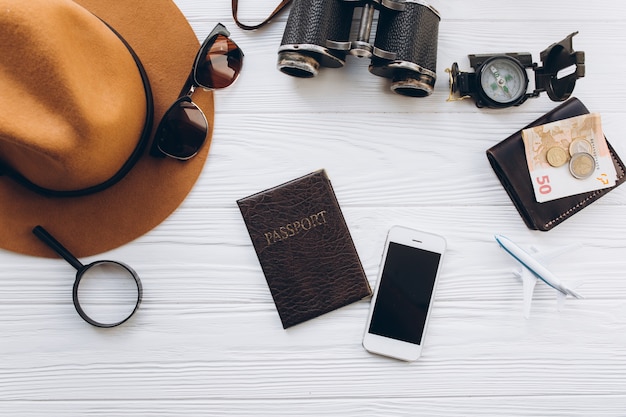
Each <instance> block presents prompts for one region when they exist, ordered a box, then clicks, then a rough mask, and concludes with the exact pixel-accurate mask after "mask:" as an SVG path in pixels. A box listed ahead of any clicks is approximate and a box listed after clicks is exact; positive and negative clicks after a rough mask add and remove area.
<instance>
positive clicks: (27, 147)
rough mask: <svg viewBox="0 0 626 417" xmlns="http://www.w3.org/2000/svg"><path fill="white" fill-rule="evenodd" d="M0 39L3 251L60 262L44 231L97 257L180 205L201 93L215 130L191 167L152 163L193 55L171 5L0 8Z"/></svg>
mask: <svg viewBox="0 0 626 417" xmlns="http://www.w3.org/2000/svg"><path fill="white" fill-rule="evenodd" d="M0 39H2V41H1V42H0V56H2V60H1V62H0V91H1V92H2V93H1V94H0V248H3V249H8V250H10V251H14V252H19V253H24V254H29V255H35V256H49V257H52V256H56V255H55V254H54V252H52V251H51V250H50V249H49V248H48V247H47V246H45V245H44V244H43V243H41V242H40V241H39V240H38V239H37V238H36V237H35V236H34V235H33V234H32V232H31V231H32V229H33V227H34V226H36V225H42V226H43V227H45V228H46V229H47V230H48V231H49V232H50V233H52V234H53V235H54V236H55V237H56V238H57V239H58V240H59V241H60V242H61V243H63V244H64V245H65V246H66V247H67V248H68V249H69V250H70V251H71V252H73V253H74V255H76V256H78V257H80V256H87V255H94V254H97V253H101V252H104V251H107V250H110V249H113V248H116V247H118V246H120V245H123V244H125V243H128V242H130V241H131V240H133V239H136V238H137V237H139V236H141V235H142V234H144V233H146V232H148V231H149V230H151V229H152V228H154V227H155V226H157V225H158V224H159V223H161V222H162V221H163V220H164V219H165V218H166V217H167V216H169V215H170V214H171V213H172V212H173V211H174V210H175V209H176V208H177V207H178V206H179V205H180V203H181V202H182V201H183V200H184V199H185V197H186V196H187V194H188V193H189V192H190V190H191V188H192V187H193V185H194V183H195V182H196V180H197V178H198V176H199V175H200V172H201V170H202V167H203V166H204V163H205V160H206V158H207V154H208V150H209V145H210V138H211V133H212V131H211V127H212V125H213V115H214V107H213V95H212V93H211V92H210V91H204V90H201V89H199V90H197V92H196V93H195V94H194V97H193V99H194V102H195V103H197V104H198V106H199V107H200V108H201V109H202V110H203V112H204V114H205V115H206V118H207V121H208V122H209V126H210V128H209V133H208V137H207V142H206V143H205V144H204V145H203V147H202V149H201V150H200V152H199V153H198V155H196V156H195V157H194V158H192V159H190V160H188V161H185V162H181V161H178V160H174V159H172V158H155V157H152V156H150V155H148V148H149V147H150V144H151V142H152V137H153V131H154V128H155V126H156V124H158V121H159V120H160V119H161V117H162V116H163V113H164V112H165V111H166V110H167V108H168V107H169V106H170V105H171V104H172V103H173V102H174V101H175V100H176V99H177V98H178V94H179V92H180V90H181V88H182V87H183V85H184V84H185V81H186V80H187V77H188V76H189V73H190V71H191V67H192V65H193V59H194V57H195V55H196V53H197V51H198V48H199V46H200V45H199V42H198V38H197V36H196V35H195V33H194V32H193V30H192V29H191V27H190V26H189V23H188V22H187V20H186V19H185V17H184V16H183V15H182V13H181V12H180V10H179V9H178V8H177V7H176V5H175V4H174V2H173V1H171V0H133V1H129V0H75V1H71V0H28V1H24V0H0ZM142 69H143V73H142ZM20 181H21V182H22V183H20ZM25 184H26V185H25ZM38 188H40V189H42V190H44V194H41V192H36V191H34V189H38ZM68 195H69V196H68Z"/></svg>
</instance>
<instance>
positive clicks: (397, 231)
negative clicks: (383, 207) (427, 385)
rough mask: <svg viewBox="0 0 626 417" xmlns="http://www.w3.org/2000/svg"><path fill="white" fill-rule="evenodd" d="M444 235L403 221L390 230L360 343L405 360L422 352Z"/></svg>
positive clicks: (366, 347)
mask: <svg viewBox="0 0 626 417" xmlns="http://www.w3.org/2000/svg"><path fill="white" fill-rule="evenodd" d="M445 250H446V240H445V239H444V238H443V237H442V236H439V235H435V234H432V233H427V232H421V231H418V230H413V229H409V228H406V227H401V226H394V227H392V228H391V229H390V230H389V233H388V235H387V241H386V242H385V249H384V251H383V256H382V260H381V264H380V267H379V272H378V280H377V282H376V287H375V289H374V295H373V297H372V301H371V306H370V311H369V316H368V319H367V325H366V327H365V335H364V336H363V347H364V348H365V349H366V350H368V351H369V352H372V353H376V354H380V355H385V356H390V357H392V358H396V359H401V360H404V361H414V360H416V359H418V358H419V357H420V355H421V353H422V346H423V343H424V335H425V333H426V327H427V325H428V318H429V316H430V310H431V307H432V304H433V300H434V294H435V287H436V285H437V278H438V276H439V271H440V270H441V262H442V260H443V254H444V252H445Z"/></svg>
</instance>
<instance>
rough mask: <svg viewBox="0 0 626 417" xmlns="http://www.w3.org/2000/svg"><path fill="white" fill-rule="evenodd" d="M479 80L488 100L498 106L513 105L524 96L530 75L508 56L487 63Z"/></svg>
mask: <svg viewBox="0 0 626 417" xmlns="http://www.w3.org/2000/svg"><path fill="white" fill-rule="evenodd" d="M479 80H480V88H481V89H482V90H483V92H484V94H485V96H486V98H487V99H489V100H492V101H493V102H495V103H498V104H512V103H513V102H515V101H517V100H519V99H520V98H521V97H523V96H524V94H525V93H526V88H527V87H528V75H526V71H525V70H524V68H523V67H522V66H521V64H519V62H518V61H516V60H515V59H513V58H510V57H507V56H501V57H494V58H492V59H489V60H487V61H485V63H484V64H483V65H482V67H481V69H480V74H479Z"/></svg>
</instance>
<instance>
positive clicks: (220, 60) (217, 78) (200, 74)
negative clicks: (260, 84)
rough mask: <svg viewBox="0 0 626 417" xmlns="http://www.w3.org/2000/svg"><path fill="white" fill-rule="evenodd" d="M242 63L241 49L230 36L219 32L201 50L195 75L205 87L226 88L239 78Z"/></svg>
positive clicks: (197, 80) (198, 81)
mask: <svg viewBox="0 0 626 417" xmlns="http://www.w3.org/2000/svg"><path fill="white" fill-rule="evenodd" d="M242 64H243V52H242V51H241V49H239V47H238V46H237V44H236V43H235V42H233V41H232V40H231V39H230V38H228V37H227V36H224V35H221V34H219V35H217V36H216V37H215V38H214V40H213V41H212V42H211V41H209V42H207V43H206V44H205V45H204V46H203V49H202V50H201V51H200V54H199V56H198V61H197V65H196V68H195V74H194V76H195V78H196V82H197V83H198V84H200V85H201V86H202V87H204V88H209V89H214V88H225V87H228V86H229V85H231V84H232V83H233V82H234V81H235V80H236V79H237V77H238V76H239V72H240V71H241V66H242Z"/></svg>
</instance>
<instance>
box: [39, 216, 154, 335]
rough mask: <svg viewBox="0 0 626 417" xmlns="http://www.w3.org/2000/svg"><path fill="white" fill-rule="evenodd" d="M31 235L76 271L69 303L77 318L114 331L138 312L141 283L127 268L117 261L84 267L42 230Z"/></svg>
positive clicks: (95, 263) (100, 262) (133, 272)
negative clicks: (71, 301) (113, 328)
mask: <svg viewBox="0 0 626 417" xmlns="http://www.w3.org/2000/svg"><path fill="white" fill-rule="evenodd" d="M33 233H34V234H35V236H37V237H38V238H39V239H41V240H42V241H43V242H44V243H45V244H46V245H48V246H49V247H50V248H51V249H53V250H54V251H55V252H56V253H57V254H59V255H60V256H61V257H62V258H63V259H65V260H66V261H67V262H69V263H70V265H72V266H73V267H74V268H75V269H76V280H75V281H74V289H73V291H72V300H73V302H74V307H76V311H77V312H78V314H79V315H80V316H81V317H82V318H83V320H85V321H86V322H87V323H89V324H91V325H94V326H97V327H115V326H119V325H120V324H122V323H124V322H125V321H126V320H128V319H129V318H130V317H131V316H132V315H133V314H134V313H135V311H137V309H138V308H139V304H140V303H141V296H142V292H143V290H142V287H141V281H140V280H139V276H137V273H136V272H135V271H134V270H133V269H132V268H131V267H129V266H128V265H125V264H123V263H121V262H116V261H95V262H92V263H90V264H89V265H83V264H82V263H81V262H80V261H79V260H78V259H76V257H75V256H74V255H72V254H71V253H70V252H69V251H68V250H67V249H65V247H63V245H61V243H59V242H58V241H57V240H56V239H55V238H54V237H52V235H51V234H50V233H48V231H46V230H45V229H44V228H43V227H41V226H36V227H35V228H34V229H33Z"/></svg>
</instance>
